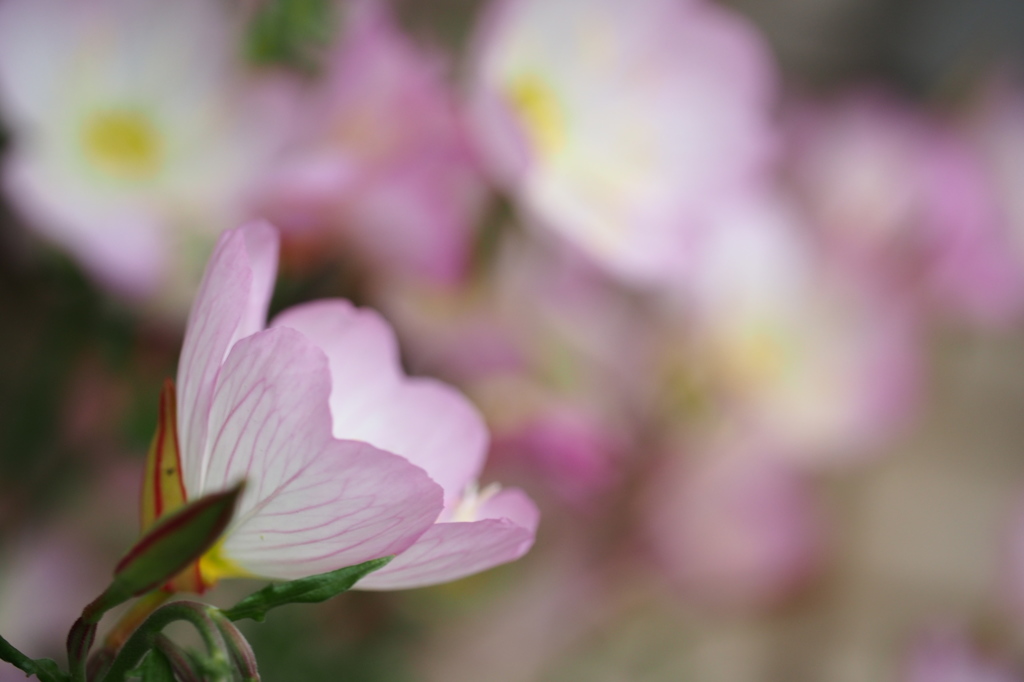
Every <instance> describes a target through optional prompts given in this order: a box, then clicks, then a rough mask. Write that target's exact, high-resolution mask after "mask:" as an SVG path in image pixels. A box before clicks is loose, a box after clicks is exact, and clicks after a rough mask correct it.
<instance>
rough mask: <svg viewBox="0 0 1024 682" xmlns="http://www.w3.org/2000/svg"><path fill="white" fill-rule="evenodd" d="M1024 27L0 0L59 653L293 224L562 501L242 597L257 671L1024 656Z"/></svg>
mask: <svg viewBox="0 0 1024 682" xmlns="http://www.w3.org/2000/svg"><path fill="white" fill-rule="evenodd" d="M1022 37H1024V4H1022V3H1020V2H1018V1H1016V0H757V1H755V0H733V1H732V2H712V1H711V0H636V1H634V0H630V1H628V2H627V0H487V1H481V2H478V1H476V0H429V1H425V0H419V1H417V2H414V1H413V0H395V1H394V2H392V3H387V2H383V1H382V2H355V1H353V2H342V1H341V0H338V1H337V2H332V1H331V0H266V1H262V2H261V1H257V0H247V1H243V0H233V1H232V0H188V2H181V3H180V4H179V3H174V4H173V6H171V3H160V2H158V1H157V0H90V1H89V2H73V1H72V0H0V126H2V129H0V150H2V155H3V169H2V194H0V632H2V633H3V634H4V636H5V637H6V638H7V639H9V640H11V641H12V642H13V643H14V644H16V645H18V646H19V647H21V648H23V650H25V651H26V652H27V653H29V654H30V655H34V656H53V657H56V658H58V659H60V658H61V657H62V656H63V654H62V649H63V639H64V636H65V633H66V631H67V628H68V627H69V626H70V624H71V622H72V621H73V619H74V618H75V616H76V615H77V613H78V612H79V611H80V609H81V608H82V606H83V605H84V604H85V603H87V602H88V601H90V600H91V599H92V598H93V597H94V596H95V594H97V593H98V592H99V591H100V590H101V589H102V588H103V587H104V585H105V583H106V581H107V579H108V577H109V575H110V571H111V570H112V567H113V565H114V564H115V562H116V561H117V560H118V558H119V557H120V556H121V553H122V552H123V551H124V549H125V548H126V547H128V546H129V545H130V543H131V542H132V541H133V540H134V538H135V537H136V535H137V533H138V525H137V524H138V522H137V500H138V495H139V482H140V478H141V475H142V467H143V459H144V456H145V451H146V449H147V447H148V443H149V439H150V438H151V436H152V433H153V429H154V427H155V424H156V417H157V413H156V406H157V399H158V394H159V390H160V386H161V383H162V381H163V379H164V378H165V377H173V376H174V372H175V363H176V362H177V357H178V352H179V350H180V343H181V337H182V332H183V329H184V321H185V318H186V316H187V313H188V306H189V303H190V301H191V298H192V295H193V294H194V292H195V288H196V286H197V283H198V279H199V277H200V275H201V273H202V269H203V267H204V265H205V261H206V258H207V256H208V255H209V252H210V250H211V249H212V246H213V243H214V242H215V240H216V236H217V234H218V233H219V232H220V231H221V230H223V229H227V228H230V227H234V226H236V225H237V224H238V223H240V222H241V221H243V220H245V219H248V218H252V217H263V218H267V219H269V220H271V221H272V222H273V223H274V224H275V225H277V227H278V228H279V229H280V230H281V231H282V237H283V240H284V250H283V254H282V268H281V274H280V276H279V279H278V286H277V290H276V292H275V297H274V303H273V305H272V308H273V310H280V309H281V308H283V307H286V306H288V305H292V304H294V303H297V302H302V301H307V300H311V299H315V298H322V297H339V296H340V297H345V298H349V299H351V300H354V301H355V302H357V303H358V304H360V305H364V306H370V307H373V308H376V309H378V310H380V311H381V313H382V314H383V315H384V316H385V317H386V318H387V319H388V320H389V321H390V322H391V324H392V325H394V326H395V328H396V330H397V332H398V335H399V338H400V340H401V344H402V354H403V359H404V361H405V364H406V366H407V368H408V369H409V371H410V372H411V373H413V374H419V375H430V376H436V377H439V378H442V379H444V380H445V381H448V382H450V383H452V384H454V385H456V386H458V387H459V388H460V389H461V390H463V391H464V392H465V393H466V394H467V395H468V396H469V397H470V398H471V399H472V400H473V401H474V402H475V404H476V405H477V406H478V407H479V408H480V410H481V411H482V412H483V414H484V416H485V417H486V419H487V421H488V423H489V425H490V427H491V433H492V442H491V454H490V459H489V464H488V469H487V472H486V475H485V477H484V482H489V481H497V480H500V481H501V482H502V483H505V484H509V485H518V486H521V487H523V488H524V489H525V490H527V491H528V492H529V493H530V495H531V496H532V497H533V498H534V499H535V500H536V501H537V502H538V505H539V506H540V507H541V510H542V518H541V525H540V529H539V532H538V537H537V542H536V545H535V547H534V549H533V550H532V551H531V553H530V554H528V555H527V556H526V557H525V558H523V559H522V560H520V561H518V562H516V563H514V564H510V565H507V566H503V567H500V568H498V569H495V570H492V571H490V572H487V573H484V574H481V575H478V576H475V577H472V578H469V579H466V580H463V581H460V582H457V583H453V584H450V585H444V586H440V587H436V588H427V589H419V590H410V591H405V592H394V593H374V592H352V593H349V594H346V595H344V596H342V597H341V598H339V599H336V600H334V601H333V602H330V603H328V604H324V605H319V606H311V607H299V606H292V607H287V608H285V609H281V610H280V611H279V612H275V613H274V614H272V616H271V617H270V618H269V619H268V622H267V623H264V624H260V625H253V626H252V627H250V628H248V629H247V630H246V634H247V635H249V636H250V637H251V641H252V643H253V646H254V648H255V650H256V652H257V655H258V657H259V660H260V663H261V670H262V671H263V673H264V678H265V679H268V680H299V679H301V680H337V679H345V680H350V681H352V682H364V681H365V682H370V681H378V680H379V681H385V680H386V681H388V682H402V681H405V680H408V681H410V682H418V681H421V680H422V681H425V682H433V681H437V682H440V681H441V680H445V681H446V682H451V681H459V680H466V681H467V682H468V681H471V680H472V681H476V680H481V679H486V680H488V681H491V682H532V681H556V680H591V681H593V682H603V681H608V682H618V681H627V680H628V681H638V682H648V681H650V682H656V681H662V680H664V681H674V680H692V681H695V682H715V681H719V680H720V681H723V682H748V681H749V682H776V681H777V682H801V681H808V682H814V681H828V682H877V681H880V680H894V681H907V682H1004V681H1013V680H1024V634H1022V633H1024V629H1022V628H1024V82H1022V81H1021V78H1020V75H1021V71H1022V70H1024V54H1022V51H1021V44H1022V40H1021V38H1022ZM255 586H256V584H255V583H253V584H228V585H224V586H222V587H218V588H217V589H216V590H215V591H213V592H212V593H210V594H209V595H208V596H209V597H210V599H211V600H213V601H214V602H215V603H230V601H231V600H232V598H237V597H238V596H240V595H243V594H246V593H247V592H248V591H251V590H252V589H253V588H254V587H255ZM7 679H11V680H14V679H21V677H20V673H17V671H15V670H13V668H12V669H10V670H8V669H6V668H3V669H0V680H7Z"/></svg>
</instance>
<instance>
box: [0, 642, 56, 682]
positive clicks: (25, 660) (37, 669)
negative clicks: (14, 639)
mask: <svg viewBox="0 0 1024 682" xmlns="http://www.w3.org/2000/svg"><path fill="white" fill-rule="evenodd" d="M0 659H2V660H4V661H7V662H8V663H10V664H11V665H13V666H14V667H16V668H17V669H18V670H21V671H22V672H24V673H25V674H26V675H35V676H36V677H38V678H39V679H40V680H41V681H42V682H67V680H68V677H67V675H65V674H64V673H62V672H60V670H59V669H58V668H57V665H56V664H55V663H54V662H53V661H50V660H44V659H40V660H38V661H37V660H34V659H31V658H29V657H28V656H26V655H25V654H23V653H22V652H20V651H19V650H18V649H17V647H15V646H14V645H13V644H11V643H10V642H8V641H7V640H6V639H4V638H3V637H0Z"/></svg>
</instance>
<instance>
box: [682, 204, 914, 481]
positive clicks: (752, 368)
mask: <svg viewBox="0 0 1024 682" xmlns="http://www.w3.org/2000/svg"><path fill="white" fill-rule="evenodd" d="M714 226H715V231H714V234H713V236H712V237H709V238H708V239H707V240H706V242H705V244H704V245H703V250H702V255H703V260H702V261H701V263H700V264H699V266H698V267H695V268H694V273H693V277H692V278H690V280H689V281H688V282H686V285H687V287H686V288H685V289H684V290H683V291H684V294H685V297H686V298H687V303H688V304H689V306H690V308H691V310H690V312H691V313H692V316H691V318H690V320H691V324H690V326H689V327H688V333H690V334H692V336H693V348H694V350H695V351H696V358H697V360H696V362H697V365H698V367H699V370H698V375H699V376H700V377H701V378H703V380H704V383H705V384H706V386H707V388H708V390H709V391H710V393H711V394H712V395H713V396H715V397H717V398H718V399H719V400H720V402H721V409H720V410H718V412H719V413H720V414H723V415H725V416H726V417H727V418H728V419H730V420H732V421H734V422H735V423H737V424H741V425H742V428H743V430H754V431H757V432H759V433H761V434H762V435H764V436H767V437H769V438H770V440H771V441H772V442H777V443H781V444H784V445H785V446H786V447H785V448H784V450H785V452H786V453H787V456H796V457H800V458H802V459H803V460H804V461H805V462H817V463H823V462H829V463H835V462H837V461H839V460H843V459H847V460H848V459H850V458H859V457H862V456H863V455H864V454H865V452H864V451H865V450H866V449H877V448H878V446H879V445H880V444H882V443H884V442H885V441H886V439H887V438H889V437H891V436H892V434H893V433H894V432H897V431H899V429H900V428H902V427H903V426H904V425H905V423H906V422H907V421H908V420H909V418H910V417H911V416H912V415H913V413H914V410H915V408H916V405H917V400H918V394H919V387H920V364H921V357H920V355H921V350H920V345H919V332H918V328H917V320H916V318H915V316H914V315H912V314H908V306H907V305H906V304H905V302H904V301H903V300H902V297H901V296H900V295H899V293H898V292H896V293H893V292H892V291H890V290H889V289H887V288H885V287H884V286H879V283H878V282H874V281H871V280H870V279H868V278H867V277H857V276H852V275H851V276H847V275H848V273H845V272H842V271H836V269H830V268H829V267H828V266H827V264H826V263H825V262H823V261H822V259H821V258H820V254H819V253H818V252H817V251H816V250H815V249H814V248H813V247H814V244H813V243H812V242H811V241H810V240H808V239H807V235H806V232H805V229H804V226H803V225H802V221H801V218H800V216H799V214H797V213H796V212H795V211H794V210H793V207H792V206H790V205H788V202H787V201H785V199H784V198H783V197H782V196H781V195H780V196H765V197H761V198H760V199H759V200H758V201H750V202H743V203H738V204H736V205H734V206H730V207H729V208H728V209H727V210H723V211H722V212H721V213H720V215H719V216H717V220H716V221H715V222H714ZM858 274H863V273H858ZM881 284H883V285H884V284H885V282H884V281H883V282H882V283H881Z"/></svg>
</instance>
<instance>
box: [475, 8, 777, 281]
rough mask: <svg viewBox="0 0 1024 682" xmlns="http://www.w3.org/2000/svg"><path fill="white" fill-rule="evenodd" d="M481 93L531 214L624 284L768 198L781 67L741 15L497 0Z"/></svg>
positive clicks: (499, 158) (500, 168) (674, 266)
mask: <svg viewBox="0 0 1024 682" xmlns="http://www.w3.org/2000/svg"><path fill="white" fill-rule="evenodd" d="M476 47H477V51H476V56H475V60H474V66H473V80H472V90H471V100H472V112H473V115H474V116H473V118H474V124H475V126H474V127H475V130H476V132H477V138H478V139H479V142H480V145H481V147H482V151H483V152H484V156H485V157H486V160H487V161H488V162H489V166H490V167H491V170H492V172H493V174H494V175H495V177H496V178H497V179H498V180H499V181H501V182H502V183H503V184H504V185H505V186H506V187H507V188H508V189H509V190H510V191H511V192H512V194H513V197H514V199H515V200H516V202H517V204H518V206H519V207H520V208H521V209H523V210H524V211H525V212H526V214H527V215H528V216H529V217H530V218H532V219H534V220H535V222H537V223H540V224H541V225H543V226H544V227H547V228H550V229H552V230H554V231H555V232H557V233H558V234H559V235H561V236H562V237H563V238H565V239H566V240H567V241H568V242H569V243H571V244H573V245H574V246H575V247H576V248H578V249H580V250H581V251H582V252H584V253H586V254H587V255H588V256H589V257H591V258H592V259H593V260H594V261H595V262H597V263H598V264H600V265H601V266H603V267H604V268H606V269H607V270H609V271H610V272H612V273H614V274H616V275H618V276H620V277H623V278H625V279H627V280H629V281H631V282H640V283H651V282H657V281H659V280H661V279H663V278H665V277H667V276H671V275H673V274H674V273H675V272H676V271H677V270H678V269H679V268H680V267H685V266H686V265H687V264H689V263H691V262H692V261H693V259H694V257H695V254H694V253H693V243H692V242H693V241H694V239H695V237H696V236H697V235H699V234H700V232H701V229H702V227H703V222H704V220H705V218H706V214H707V211H708V210H709V209H712V208H714V207H716V206H717V205H718V204H720V203H722V202H729V201H730V200H731V199H732V198H733V197H734V196H735V195H736V194H737V193H742V192H745V191H746V190H747V189H748V185H751V184H759V183H760V181H761V179H762V175H763V172H764V171H765V169H766V168H765V166H766V162H767V161H768V160H769V157H770V156H771V155H772V152H773V150H774V146H775V138H774V133H773V131H772V130H771V128H770V123H769V116H770V112H769V110H770V107H771V104H772V99H773V97H774V93H775V72H774V67H773V63H772V58H771V56H770V53H769V51H768V50H767V48H766V46H765V44H764V42H763V41H762V39H761V37H760V36H759V35H757V33H756V32H755V31H754V30H753V29H752V27H751V26H749V25H748V24H747V23H746V22H744V21H743V20H742V19H741V18H740V17H739V16H737V15H735V14H733V13H731V12H729V11H727V10H725V9H723V8H721V7H718V6H717V5H715V4H712V3H705V2H699V1H696V0H693V1H687V2H682V1H676V0H642V1H640V2H621V0H498V1H495V2H492V3H491V7H490V10H489V11H488V13H487V14H486V15H485V17H484V20H483V21H482V22H481V27H480V29H479V31H478V34H477V41H476Z"/></svg>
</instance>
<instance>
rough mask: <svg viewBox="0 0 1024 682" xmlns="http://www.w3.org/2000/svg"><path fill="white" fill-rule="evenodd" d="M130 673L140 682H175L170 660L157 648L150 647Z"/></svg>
mask: <svg viewBox="0 0 1024 682" xmlns="http://www.w3.org/2000/svg"><path fill="white" fill-rule="evenodd" d="M130 674H131V675H133V676H135V677H138V678H139V679H140V680H141V682H176V678H175V677H174V668H172V667H171V662H170V661H169V660H167V656H165V655H164V653H163V652H162V651H160V650H159V649H151V650H150V652H149V653H148V654H146V657H145V658H144V659H142V663H140V664H139V667H137V668H136V669H135V670H133V671H132V672H131V673H130Z"/></svg>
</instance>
